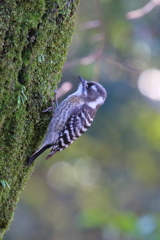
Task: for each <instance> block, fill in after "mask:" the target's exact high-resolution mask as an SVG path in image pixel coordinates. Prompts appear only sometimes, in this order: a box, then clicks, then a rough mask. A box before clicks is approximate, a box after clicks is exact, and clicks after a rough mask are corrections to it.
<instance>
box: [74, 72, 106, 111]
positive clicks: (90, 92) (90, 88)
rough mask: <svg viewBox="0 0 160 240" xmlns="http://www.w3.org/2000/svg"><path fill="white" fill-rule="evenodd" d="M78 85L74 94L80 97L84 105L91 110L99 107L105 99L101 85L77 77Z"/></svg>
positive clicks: (104, 92) (104, 91)
mask: <svg viewBox="0 0 160 240" xmlns="http://www.w3.org/2000/svg"><path fill="white" fill-rule="evenodd" d="M79 79H80V84H79V86H78V89H77V91H76V94H78V95H79V96H82V97H83V98H84V99H85V101H86V104H87V105H88V106H89V107H91V108H97V107H100V106H101V105H102V104H103V103H104V101H105V100H106V97H107V92H106V90H105V89H104V87H102V85H101V84H99V83H97V82H93V81H86V80H84V79H83V78H82V77H80V76H79Z"/></svg>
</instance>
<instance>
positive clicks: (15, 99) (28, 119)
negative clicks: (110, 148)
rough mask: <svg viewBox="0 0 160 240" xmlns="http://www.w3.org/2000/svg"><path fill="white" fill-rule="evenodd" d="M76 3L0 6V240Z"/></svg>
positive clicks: (43, 118)
mask: <svg viewBox="0 0 160 240" xmlns="http://www.w3.org/2000/svg"><path fill="white" fill-rule="evenodd" d="M79 1H80V0H67V1H66V0H34V1H32V0H27V1H25V0H2V1H1V3H0V113H1V114H0V133H1V135H0V136H1V137H0V239H2V237H3V234H4V233H5V231H6V230H7V229H8V227H9V225H10V222H11V220H12V218H13V212H14V208H15V206H16V204H17V202H18V200H19V196H20V193H21V191H22V189H23V187H24V185H25V183H26V181H27V179H28V178H29V176H30V173H31V172H32V171H33V168H34V167H33V166H27V165H26V161H27V158H28V157H29V156H30V155H31V154H32V153H33V152H34V150H35V149H36V148H37V146H38V145H39V144H40V141H41V140H42V138H43V136H44V133H45V131H46V127H47V125H48V122H49V118H50V116H48V115H47V114H45V115H44V114H43V113H41V110H42V109H43V110H44V109H45V108H47V107H48V102H49V96H50V95H51V93H52V95H53V90H54V89H56V87H57V83H58V81H59V80H60V76H61V71H62V66H63V64H64V61H65V59H66V53H67V48H68V45H69V43H70V41H71V36H72V33H73V28H74V15H75V12H76V9H77V7H78V4H79ZM9 186H10V189H9Z"/></svg>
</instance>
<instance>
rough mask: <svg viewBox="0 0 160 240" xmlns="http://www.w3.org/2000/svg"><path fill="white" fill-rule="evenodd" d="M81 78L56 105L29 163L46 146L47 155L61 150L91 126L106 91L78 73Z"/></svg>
mask: <svg viewBox="0 0 160 240" xmlns="http://www.w3.org/2000/svg"><path fill="white" fill-rule="evenodd" d="M80 81H81V83H80V85H79V87H78V89H77V91H76V92H75V93H73V94H71V95H69V96H68V97H67V98H66V99H65V100H64V101H62V102H61V103H60V104H59V105H58V107H57V108H56V109H55V111H54V113H53V117H52V119H51V122H50V124H49V126H48V130H47V134H46V137H45V139H44V142H43V144H42V146H41V147H40V148H39V149H38V150H37V151H36V152H35V153H34V154H33V155H32V156H31V157H30V159H29V163H32V162H33V161H34V160H35V159H36V158H37V157H38V156H39V155H40V154H41V153H42V152H43V151H45V150H46V149H47V148H51V152H50V153H49V155H48V156H47V159H48V158H50V157H51V156H53V155H54V154H55V153H56V152H58V151H62V150H63V149H65V148H66V147H68V146H69V145H70V144H71V143H72V142H73V141H75V140H76V139H77V138H78V137H79V136H81V135H82V134H83V133H84V132H85V131H87V129H88V128H89V127H90V125H91V123H92V121H93V119H94V117H95V114H96V112H97V109H98V108H99V107H100V106H101V105H102V104H103V103H104V101H105V99H106V96H107V93H106V90H105V89H104V88H103V87H102V86H101V85H100V84H98V83H96V82H87V81H85V80H84V79H83V78H81V77H80Z"/></svg>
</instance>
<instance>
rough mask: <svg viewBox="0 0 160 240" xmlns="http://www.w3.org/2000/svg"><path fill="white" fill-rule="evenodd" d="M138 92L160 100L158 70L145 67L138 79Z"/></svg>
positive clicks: (159, 74) (159, 72)
mask: <svg viewBox="0 0 160 240" xmlns="http://www.w3.org/2000/svg"><path fill="white" fill-rule="evenodd" d="M138 88H139V90H140V92H141V93H142V94H143V95H144V96H146V97H148V98H150V99H152V100H156V101H160V70H157V69H147V70H145V71H144V72H142V73H141V75H140V76H139V79H138Z"/></svg>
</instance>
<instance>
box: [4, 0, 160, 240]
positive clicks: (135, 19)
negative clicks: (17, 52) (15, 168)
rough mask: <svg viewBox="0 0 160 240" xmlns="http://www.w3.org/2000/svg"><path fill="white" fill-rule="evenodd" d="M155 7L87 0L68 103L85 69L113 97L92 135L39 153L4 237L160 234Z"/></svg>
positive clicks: (50, 239) (67, 72)
mask: <svg viewBox="0 0 160 240" xmlns="http://www.w3.org/2000/svg"><path fill="white" fill-rule="evenodd" d="M159 2H160V1H159ZM157 3H158V1H157ZM146 4H147V5H146ZM153 7H154V1H150V2H149V1H147V0H134V1H133V0H86V1H84V0H83V1H82V2H81V4H80V7H79V11H78V13H77V18H76V29H75V34H74V37H73V42H72V44H71V46H70V49H69V53H68V59H67V62H66V64H65V66H64V70H63V78H62V82H61V83H60V86H59V92H58V94H59V96H60V99H59V101H61V100H62V99H63V98H64V97H66V96H67V95H68V94H70V93H71V92H73V91H74V90H75V89H76V88H77V85H78V84H79V80H78V78H77V75H80V76H82V77H83V78H84V79H86V80H94V81H98V82H100V83H101V84H102V85H103V86H104V87H105V88H106V90H107V92H108V97H107V100H106V102H105V104H104V105H103V106H102V107H101V108H100V109H99V110H98V113H97V116H96V118H95V121H94V123H93V125H92V127H91V128H90V129H89V130H88V131H87V133H85V134H84V135H83V136H82V137H81V138H79V139H78V140H76V141H75V142H74V143H73V144H72V145H71V146H70V147H69V148H67V149H66V150H64V151H62V152H60V153H57V154H56V155H55V156H54V157H53V158H52V159H50V160H48V161H46V160H45V157H46V156H47V152H45V153H44V154H43V155H42V156H41V157H39V158H38V159H37V160H36V168H35V171H34V173H33V174H32V176H31V179H30V181H28V184H27V186H26V188H25V190H24V192H23V194H22V197H21V201H20V203H19V204H18V208H17V210H16V212H15V219H14V222H13V223H12V225H11V229H10V231H8V233H7V234H6V235H5V237H4V239H5V240H15V239H16V240H17V239H21V240H28V239H34V240H36V239H38V240H41V239H42V240H44V239H47V240H150V239H152V240H159V239H160V214H159V213H160V174H159V172H160V104H159V101H160V70H158V69H160V24H159V19H160V6H155V7H154V8H153ZM152 8H153V9H152ZM138 9H139V10H138ZM134 10H138V11H134ZM147 10H148V13H147V14H145V13H146V12H147ZM150 10H151V11H150ZM130 11H134V12H131V13H129V12H130ZM69 90H70V91H69Z"/></svg>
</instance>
